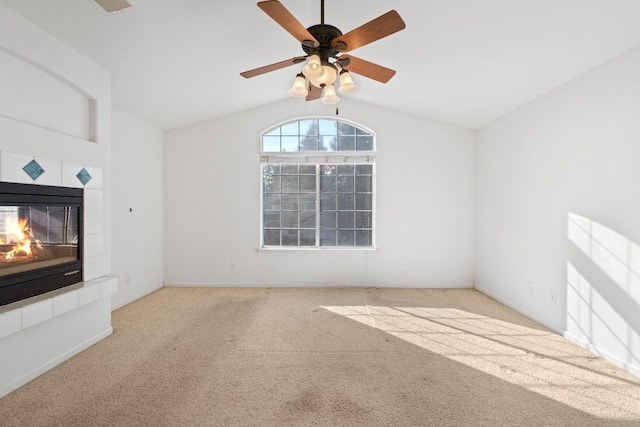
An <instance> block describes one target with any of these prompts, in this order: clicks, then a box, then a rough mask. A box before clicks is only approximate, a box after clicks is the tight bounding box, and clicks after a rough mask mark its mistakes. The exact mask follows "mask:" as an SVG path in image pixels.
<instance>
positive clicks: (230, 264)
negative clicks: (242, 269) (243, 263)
mask: <svg viewBox="0 0 640 427" xmlns="http://www.w3.org/2000/svg"><path fill="white" fill-rule="evenodd" d="M235 269H236V263H235V262H230V263H229V270H235Z"/></svg>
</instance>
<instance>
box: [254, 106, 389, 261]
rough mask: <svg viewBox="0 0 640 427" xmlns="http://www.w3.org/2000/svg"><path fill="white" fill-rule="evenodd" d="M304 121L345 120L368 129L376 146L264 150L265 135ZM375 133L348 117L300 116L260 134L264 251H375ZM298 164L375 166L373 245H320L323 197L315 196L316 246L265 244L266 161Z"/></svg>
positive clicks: (261, 242)
mask: <svg viewBox="0 0 640 427" xmlns="http://www.w3.org/2000/svg"><path fill="white" fill-rule="evenodd" d="M303 120H331V121H336V122H342V123H346V124H349V125H351V126H354V127H355V128H356V129H361V130H363V131H366V132H368V133H369V134H371V135H372V137H373V149H372V150H370V151H369V150H367V151H302V152H301V151H296V152H265V151H263V136H264V135H265V134H267V133H270V132H271V131H272V130H273V129H275V128H277V127H280V126H283V125H286V124H289V123H294V122H299V121H303ZM376 139H377V138H376V134H375V132H374V131H372V130H371V129H369V128H367V127H366V126H363V125H361V124H359V123H355V122H352V121H349V120H344V119H336V118H334V117H326V116H309V117H299V118H295V119H291V120H286V121H283V122H280V123H278V124H275V125H273V126H271V127H269V128H268V129H265V130H264V131H262V132H261V133H260V141H259V144H260V147H259V148H260V150H259V151H260V162H259V168H260V169H259V180H260V182H259V186H260V207H259V210H260V213H259V218H260V241H259V246H258V248H259V250H261V251H318V250H321V251H372V250H376V228H377V227H376V198H377V196H376V193H377V188H376V187H377V185H376V181H377V179H376V175H377V174H376V143H377V141H376ZM269 163H271V164H299V165H316V166H318V165H325V164H337V165H341V164H344V165H362V164H370V165H371V166H372V183H371V185H372V190H371V224H372V225H371V246H320V236H319V234H320V213H321V211H320V206H319V203H320V199H319V197H316V245H315V246H282V245H280V246H265V245H264V197H265V194H264V182H263V167H264V165H265V164H269ZM319 180H320V175H319V174H316V194H317V195H319V192H320V182H319Z"/></svg>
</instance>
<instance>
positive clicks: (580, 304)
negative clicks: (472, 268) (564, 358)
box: [476, 48, 640, 375]
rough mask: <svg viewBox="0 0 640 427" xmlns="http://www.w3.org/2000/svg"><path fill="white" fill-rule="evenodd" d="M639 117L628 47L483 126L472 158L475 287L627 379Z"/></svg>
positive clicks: (635, 274) (631, 363)
mask: <svg viewBox="0 0 640 427" xmlns="http://www.w3.org/2000/svg"><path fill="white" fill-rule="evenodd" d="M639 117H640V48H635V49H633V50H631V51H629V52H627V53H625V54H624V55H621V56H620V57H618V58H616V59H614V60H612V61H610V62H608V63H606V64H604V65H602V66H600V67H598V68H596V69H594V70H592V71H590V72H588V73H586V74H584V75H583V76H581V77H579V78H577V79H575V80H574V81H572V82H570V83H568V84H566V85H564V86H562V87H560V88H558V89H556V90H554V91H552V92H551V93H548V94H547V95H545V96H543V97H541V98H539V99H537V100H536V101H534V102H532V103H530V104H528V105H526V106H524V107H522V108H520V109H519V110H517V111H515V112H513V113H511V114H509V115H507V116H506V117H503V118H501V119H500V120H498V121H496V122H495V123H493V124H491V125H489V126H487V127H485V128H483V129H481V130H480V131H479V132H478V163H477V185H478V191H477V198H478V204H477V212H478V213H477V252H476V258H477V272H476V281H477V284H478V286H479V288H480V289H481V290H483V291H485V292H487V293H488V294H490V295H493V296H494V297H496V298H497V299H499V300H501V301H503V302H506V303H507V304H508V305H511V306H513V307H515V308H517V309H519V310H520V311H522V312H523V313H525V314H528V315H529V316H531V317H533V318H534V319H536V320H538V321H540V322H542V323H543V324H546V325H547V326H550V327H551V328H553V329H555V330H557V331H559V332H561V333H563V332H564V333H565V334H566V335H567V336H568V337H570V338H572V339H573V340H575V341H576V342H579V343H581V344H582V345H584V346H585V347H588V348H591V349H592V350H594V351H596V352H598V353H600V354H602V355H604V356H605V357H607V358H609V359H610V360H612V361H614V362H615V363H617V364H619V365H621V366H624V367H626V368H627V369H629V370H630V371H632V372H634V373H635V374H636V375H638V374H639V373H640V316H638V313H639V312H640V248H639V247H638V244H639V243H640V216H639V215H638V212H640V167H639V164H640V163H639V161H640V120H639ZM552 293H554V294H555V295H556V300H555V301H554V300H553V298H552Z"/></svg>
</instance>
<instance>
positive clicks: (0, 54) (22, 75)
mask: <svg viewBox="0 0 640 427" xmlns="http://www.w3.org/2000/svg"><path fill="white" fill-rule="evenodd" d="M0 75H1V76H2V79H0V99H2V102H0V116H2V117H7V118H9V119H13V120H17V121H20V122H24V123H28V124H31V125H34V126H38V127H41V128H45V129H49V130H53V131H56V132H60V133H62V134H65V135H70V136H74V137H77V138H81V139H85V140H89V141H94V142H95V140H96V136H95V122H96V107H95V104H96V102H95V100H93V99H91V97H90V96H88V95H87V94H86V93H84V92H83V91H82V90H80V89H79V88H77V87H75V86H74V85H72V84H70V83H69V82H67V81H66V80H64V79H63V78H62V77H60V76H58V75H56V74H54V73H52V72H50V71H48V70H45V69H43V68H41V67H39V66H38V65H36V64H34V63H32V62H30V61H29V60H28V59H26V58H24V57H22V56H20V55H15V54H13V53H11V52H9V51H6V50H3V49H2V48H0Z"/></svg>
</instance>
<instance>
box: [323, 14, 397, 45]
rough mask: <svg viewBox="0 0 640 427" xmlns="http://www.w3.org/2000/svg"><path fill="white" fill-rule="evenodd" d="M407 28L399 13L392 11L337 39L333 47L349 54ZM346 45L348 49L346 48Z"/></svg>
mask: <svg viewBox="0 0 640 427" xmlns="http://www.w3.org/2000/svg"><path fill="white" fill-rule="evenodd" d="M405 27H406V25H405V23H404V21H403V20H402V18H400V15H398V12H396V11H395V10H391V11H389V12H387V13H385V14H384V15H381V16H379V17H377V18H376V19H374V20H373V21H369V22H367V23H366V24H364V25H361V26H360V27H358V28H356V29H355V30H351V31H349V32H348V33H347V34H343V35H341V36H340V37H337V38H336V39H335V40H333V47H334V48H335V49H336V50H338V51H340V52H348V51H350V50H354V49H357V48H359V47H361V46H364V45H366V44H369V43H371V42H374V41H376V40H380V39H381V38H383V37H387V36H389V35H391V34H393V33H396V32H398V31H400V30H403V29H404V28H405ZM345 44H346V47H344V45H345Z"/></svg>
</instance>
